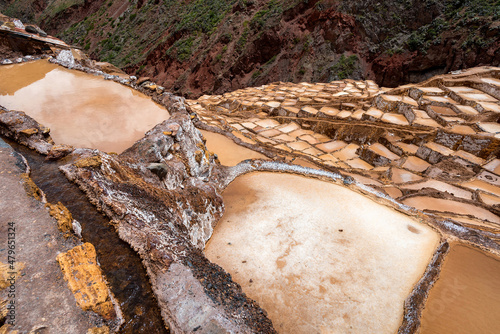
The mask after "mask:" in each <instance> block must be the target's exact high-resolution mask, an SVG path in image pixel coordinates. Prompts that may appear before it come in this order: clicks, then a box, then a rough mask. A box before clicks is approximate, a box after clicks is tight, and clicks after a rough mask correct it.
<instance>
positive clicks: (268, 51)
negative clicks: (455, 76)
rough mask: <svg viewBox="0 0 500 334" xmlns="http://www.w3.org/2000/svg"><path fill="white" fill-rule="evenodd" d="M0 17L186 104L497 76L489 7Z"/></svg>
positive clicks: (221, 0) (441, 4)
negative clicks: (345, 83)
mask: <svg viewBox="0 0 500 334" xmlns="http://www.w3.org/2000/svg"><path fill="white" fill-rule="evenodd" d="M0 11H2V12H4V13H5V14H7V15H9V16H15V17H19V18H22V19H23V20H25V21H26V20H31V21H34V22H35V23H37V24H39V25H40V26H41V27H42V28H43V29H45V30H46V31H47V32H49V33H50V34H52V35H55V36H58V37H60V38H62V39H63V40H65V41H67V42H69V43H73V44H75V45H78V46H80V47H82V48H83V49H84V50H85V51H86V52H87V53H89V54H90V55H91V56H92V57H93V58H95V59H100V60H103V61H109V62H112V63H113V64H115V65H117V66H119V67H121V68H124V69H125V70H126V71H127V72H128V73H130V74H136V75H138V76H149V77H152V78H154V79H155V81H156V82H158V83H160V84H162V85H164V86H165V87H166V88H168V89H170V90H172V91H174V92H176V93H180V94H183V95H185V96H188V97H196V96H199V95H201V94H212V93H216V94H220V93H223V92H227V91H229V90H234V89H238V88H242V87H246V86H257V85H261V84H266V83H270V82H274V81H291V82H301V81H309V82H328V81H331V80H335V79H344V78H353V79H372V80H375V81H376V82H377V83H378V84H379V85H382V86H389V87H394V86H397V85H399V84H404V83H408V82H418V81H421V80H424V79H427V78H429V77H430V76H432V75H436V74H441V73H445V72H449V71H452V70H457V69H462V68H467V67H473V66H477V65H499V64H500V51H499V48H500V37H499V36H500V33H499V29H500V21H499V20H500V2H499V1H497V0H486V1H478V0H467V1H466V0H446V1H437V0H427V1H416V0H406V1H394V0H382V1H378V2H377V3H376V4H373V3H372V2H371V1H355V2H354V1H344V0H340V1H332V0H320V1H317V0H310V1H303V0H293V1H284V0H272V1H263V0H218V1H212V2H209V3H208V2H206V1H201V0H194V1H168V2H165V1H158V0H149V1H147V0H133V1H130V0H119V1H110V0H96V1H87V0H52V1H49V0H21V1H19V0H18V1H4V4H1V3H0Z"/></svg>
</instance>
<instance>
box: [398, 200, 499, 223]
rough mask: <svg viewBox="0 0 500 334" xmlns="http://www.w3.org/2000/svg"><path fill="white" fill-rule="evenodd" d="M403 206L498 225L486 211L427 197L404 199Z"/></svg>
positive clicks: (493, 217)
mask: <svg viewBox="0 0 500 334" xmlns="http://www.w3.org/2000/svg"><path fill="white" fill-rule="evenodd" d="M403 204H406V205H408V206H412V207H414V208H417V209H419V210H434V211H440V212H452V213H458V214H463V215H472V216H474V217H477V218H479V219H484V220H488V221H490V222H493V223H497V224H500V217H498V216H497V215H495V214H493V213H492V212H490V211H488V210H486V209H483V208H481V207H478V206H474V205H472V204H467V203H462V202H456V201H452V200H447V199H441V198H433V197H427V196H416V197H410V198H407V199H405V200H404V201H403Z"/></svg>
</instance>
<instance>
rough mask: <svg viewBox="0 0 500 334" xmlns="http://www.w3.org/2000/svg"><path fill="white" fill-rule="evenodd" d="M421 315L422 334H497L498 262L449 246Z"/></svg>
mask: <svg viewBox="0 0 500 334" xmlns="http://www.w3.org/2000/svg"><path fill="white" fill-rule="evenodd" d="M450 246H451V248H450V252H449V254H448V256H447V257H446V259H445V261H444V263H443V266H442V269H441V274H440V276H439V279H438V281H437V282H436V284H435V285H434V287H433V288H432V289H431V291H430V293H429V298H428V300H427V304H426V306H425V309H424V312H423V314H422V319H421V320H422V327H421V331H420V333H422V334H452V333H453V334H470V333H482V334H487V333H490V334H494V333H499V331H500V316H499V315H500V259H499V258H497V257H494V256H492V255H488V254H486V253H484V252H481V251H479V250H477V249H474V248H471V247H468V246H465V245H460V244H451V245H450Z"/></svg>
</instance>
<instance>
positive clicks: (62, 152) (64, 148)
mask: <svg viewBox="0 0 500 334" xmlns="http://www.w3.org/2000/svg"><path fill="white" fill-rule="evenodd" d="M72 151H73V146H71V145H65V144H63V145H54V146H52V148H51V149H50V151H49V153H48V154H47V159H51V160H58V159H61V158H64V157H65V156H67V155H68V154H70V153H71V152H72Z"/></svg>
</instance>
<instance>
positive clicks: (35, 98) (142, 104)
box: [0, 60, 169, 153]
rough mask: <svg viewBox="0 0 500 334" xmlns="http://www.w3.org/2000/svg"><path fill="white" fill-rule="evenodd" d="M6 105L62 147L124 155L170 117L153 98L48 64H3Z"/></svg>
mask: <svg viewBox="0 0 500 334" xmlns="http://www.w3.org/2000/svg"><path fill="white" fill-rule="evenodd" d="M0 105H2V106H4V107H5V108H8V109H13V110H20V111H24V112H26V113H27V114H28V115H30V116H31V117H33V118H34V119H35V120H37V121H38V122H39V123H41V124H43V125H45V126H47V127H49V128H50V129H51V136H52V139H54V141H55V142H56V144H69V145H73V146H75V147H85V148H97V149H99V150H101V151H104V152H117V153H121V152H122V151H123V150H125V149H126V148H128V147H130V146H132V144H133V143H134V142H135V141H137V140H138V139H140V138H142V137H143V136H144V133H145V132H146V131H148V130H149V129H151V128H152V127H154V126H155V125H156V124H158V123H161V122H162V121H164V120H165V119H167V118H169V114H168V112H167V110H166V109H164V108H162V107H160V106H159V105H157V104H155V103H154V102H153V101H151V99H150V98H149V97H147V96H146V95H144V94H142V93H139V92H137V91H135V90H133V89H131V88H128V87H125V86H122V85H120V84H118V83H116V82H113V81H108V80H104V79H103V78H102V77H99V76H93V75H90V74H86V73H83V72H80V71H74V70H68V69H66V68H63V67H61V66H58V65H55V64H51V63H49V62H48V61H46V60H39V61H35V62H28V63H22V64H16V65H4V66H0Z"/></svg>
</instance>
